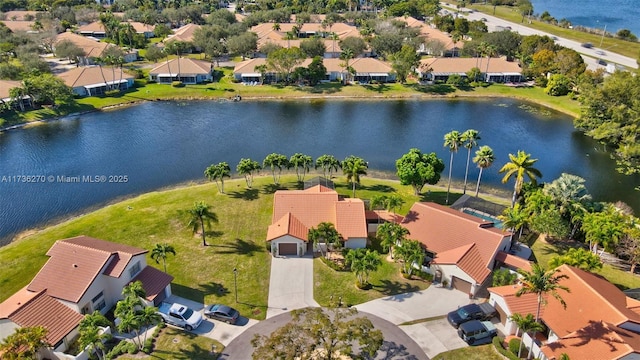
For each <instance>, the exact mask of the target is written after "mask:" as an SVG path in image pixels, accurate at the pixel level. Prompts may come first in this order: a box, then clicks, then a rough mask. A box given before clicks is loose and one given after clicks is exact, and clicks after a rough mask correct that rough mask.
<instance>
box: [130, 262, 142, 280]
mask: <svg viewBox="0 0 640 360" xmlns="http://www.w3.org/2000/svg"><path fill="white" fill-rule="evenodd" d="M139 272H140V261H138V262H136V263H135V264H134V265H133V266H132V267H131V269H129V276H131V278H132V279H133V277H134V276H136V275H137V274H138V273H139Z"/></svg>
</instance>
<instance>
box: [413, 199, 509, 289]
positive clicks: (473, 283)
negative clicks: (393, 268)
mask: <svg viewBox="0 0 640 360" xmlns="http://www.w3.org/2000/svg"><path fill="white" fill-rule="evenodd" d="M401 225H402V226H403V227H405V228H406V229H407V230H409V236H408V238H410V239H415V240H418V241H420V242H421V243H422V244H423V245H424V247H425V250H426V254H427V256H426V259H425V263H424V264H423V265H424V266H423V270H425V271H428V272H430V273H431V274H433V275H434V280H435V281H437V282H444V281H445V280H446V281H447V282H448V283H449V284H450V285H451V287H453V288H454V289H457V290H460V291H462V292H465V293H469V294H477V293H478V291H479V290H480V289H481V288H482V287H483V286H487V285H488V280H489V279H490V278H491V277H490V275H491V272H492V271H493V270H494V268H495V266H496V255H497V254H498V253H499V252H500V251H503V252H508V251H509V248H510V246H511V243H510V241H509V235H510V233H509V232H506V231H503V230H501V229H498V228H496V227H494V224H493V222H491V221H487V220H483V219H480V218H477V217H475V216H471V215H469V214H466V213H463V212H460V211H457V210H454V209H451V208H449V207H446V206H442V205H438V204H435V203H426V202H418V203H415V204H413V206H412V207H411V209H410V210H409V213H407V215H406V216H405V217H404V219H403V220H402V222H401Z"/></svg>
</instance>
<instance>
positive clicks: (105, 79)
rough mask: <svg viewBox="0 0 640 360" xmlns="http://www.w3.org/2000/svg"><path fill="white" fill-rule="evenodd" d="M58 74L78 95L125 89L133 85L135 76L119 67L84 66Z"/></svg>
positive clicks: (99, 93)
mask: <svg viewBox="0 0 640 360" xmlns="http://www.w3.org/2000/svg"><path fill="white" fill-rule="evenodd" d="M56 76H57V77H58V78H60V79H62V81H64V83H65V85H67V86H69V87H70V88H71V89H72V90H73V93H74V94H76V95H78V96H97V95H104V93H105V92H106V91H107V90H112V89H113V90H115V89H120V90H122V91H124V90H127V89H129V88H131V87H133V76H132V75H129V74H127V73H125V72H124V71H123V70H122V68H119V67H109V66H82V67H77V68H74V69H71V70H69V71H65V72H63V73H60V74H56Z"/></svg>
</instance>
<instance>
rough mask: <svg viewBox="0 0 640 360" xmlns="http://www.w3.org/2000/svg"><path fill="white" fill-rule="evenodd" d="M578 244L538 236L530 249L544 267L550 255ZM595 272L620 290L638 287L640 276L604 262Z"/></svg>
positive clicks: (562, 251)
mask: <svg viewBox="0 0 640 360" xmlns="http://www.w3.org/2000/svg"><path fill="white" fill-rule="evenodd" d="M579 245H581V244H580V243H576V242H568V241H557V242H553V243H549V242H546V241H544V240H541V239H540V238H538V240H536V241H535V243H534V244H533V246H532V247H531V249H532V250H533V253H534V254H535V256H536V259H537V260H538V263H540V265H542V266H544V267H547V264H548V263H549V260H551V258H552V257H554V256H555V255H562V254H564V253H565V252H566V251H567V250H569V249H570V248H572V247H575V246H579ZM595 273H596V274H599V275H601V276H603V277H604V278H606V279H607V280H609V282H611V283H612V284H614V285H615V286H617V287H618V288H620V289H622V290H626V289H635V288H639V287H640V277H638V276H637V275H633V274H631V273H629V272H625V271H621V270H618V269H616V268H614V267H612V266H611V265H608V264H604V265H603V267H602V269H600V270H598V271H595Z"/></svg>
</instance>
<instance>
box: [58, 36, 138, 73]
mask: <svg viewBox="0 0 640 360" xmlns="http://www.w3.org/2000/svg"><path fill="white" fill-rule="evenodd" d="M62 41H70V42H71V43H73V44H75V45H76V46H77V47H79V48H80V49H82V51H83V52H84V56H83V57H82V58H81V59H80V63H81V64H83V65H93V64H94V63H95V62H94V59H95V58H99V57H102V56H103V53H104V51H105V50H106V49H107V48H109V47H113V46H116V45H113V44H109V43H106V42H100V41H98V40H95V39H92V38H89V37H85V36H82V35H78V34H76V33H72V32H69V31H67V32H63V33H61V34H58V35H57V36H56V39H55V41H54V43H53V49H54V51H55V47H56V44H59V43H60V42H62ZM137 59H138V52H137V51H130V52H128V53H126V54H125V56H124V61H125V62H132V61H136V60H137Z"/></svg>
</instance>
